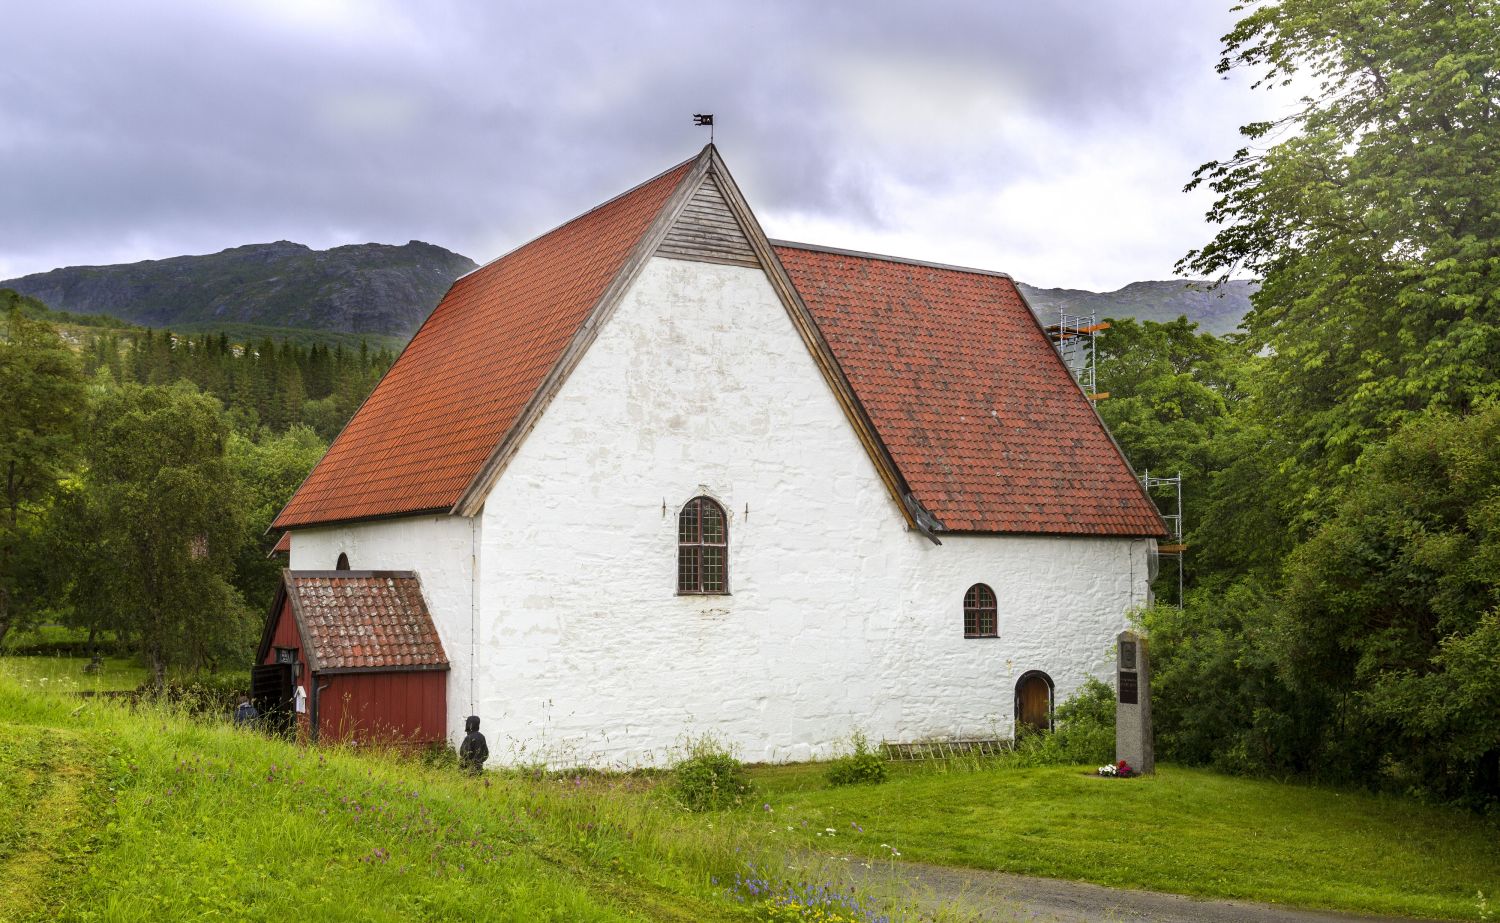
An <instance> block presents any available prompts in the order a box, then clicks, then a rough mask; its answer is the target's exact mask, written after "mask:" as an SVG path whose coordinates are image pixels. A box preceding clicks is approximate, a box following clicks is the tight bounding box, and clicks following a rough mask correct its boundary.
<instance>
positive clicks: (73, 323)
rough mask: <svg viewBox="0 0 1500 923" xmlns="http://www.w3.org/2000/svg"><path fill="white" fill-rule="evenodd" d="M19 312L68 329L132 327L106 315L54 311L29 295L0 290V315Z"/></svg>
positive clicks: (11, 289)
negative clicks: (13, 311)
mask: <svg viewBox="0 0 1500 923" xmlns="http://www.w3.org/2000/svg"><path fill="white" fill-rule="evenodd" d="M12 310H19V311H20V312H21V313H22V314H23V315H24V316H26V317H27V318H29V319H31V320H37V321H46V322H47V323H49V324H53V325H59V326H70V327H109V328H112V329H116V330H128V329H132V327H133V325H131V324H128V323H126V322H125V321H122V320H120V319H119V318H117V317H110V316H108V315H106V314H74V313H72V312H71V311H54V310H52V309H51V308H49V307H47V305H46V304H45V303H43V302H42V301H40V300H38V299H36V298H32V297H31V296H30V295H22V294H21V293H20V292H18V291H16V290H15V289H13V288H0V313H4V314H9V313H10V312H11V311H12Z"/></svg>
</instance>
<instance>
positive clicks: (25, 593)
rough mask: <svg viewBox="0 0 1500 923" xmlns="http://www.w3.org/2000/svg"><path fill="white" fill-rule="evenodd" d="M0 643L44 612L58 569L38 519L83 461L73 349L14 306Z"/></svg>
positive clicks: (1, 366)
mask: <svg viewBox="0 0 1500 923" xmlns="http://www.w3.org/2000/svg"><path fill="white" fill-rule="evenodd" d="M0 396H3V398H0V492H3V493H0V640H4V638H5V635H6V633H7V632H8V631H9V630H10V628H11V626H12V624H13V623H15V622H16V621H19V620H20V619H22V618H24V617H26V616H29V615H31V614H33V613H35V612H36V611H37V610H38V609H39V608H41V606H42V605H43V601H44V599H45V596H46V588H47V585H48V584H49V582H50V580H51V576H52V573H53V571H54V569H53V568H52V567H50V566H49V562H48V561H47V560H46V555H45V554H44V553H43V551H42V548H43V544H42V539H41V536H40V535H39V534H38V524H37V515H38V513H39V512H40V511H42V510H43V509H44V508H45V505H46V504H47V503H48V502H49V501H50V499H51V497H52V495H53V494H54V492H55V491H56V489H57V482H58V479H59V477H61V475H62V473H63V472H64V471H66V470H67V466H68V464H69V462H71V461H72V460H73V458H74V457H75V456H76V445H77V438H78V433H79V424H80V422H81V419H82V415H83V409H84V402H85V399H86V395H85V391H84V385H83V378H82V376H81V374H80V371H79V367H78V362H77V360H76V358H75V357H74V356H73V353H72V351H71V350H69V349H68V348H67V346H66V345H65V344H64V343H63V342H62V340H61V339H60V338H59V337H58V336H57V334H55V333H54V332H53V331H52V328H51V327H49V326H47V325H46V324H44V323H40V322H37V321H31V320H28V319H27V318H26V317H25V316H24V315H23V314H22V313H21V310H20V308H19V306H16V305H12V307H11V308H10V310H9V312H8V313H7V314H6V315H5V327H4V329H3V330H0Z"/></svg>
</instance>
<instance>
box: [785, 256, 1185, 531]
mask: <svg viewBox="0 0 1500 923" xmlns="http://www.w3.org/2000/svg"><path fill="white" fill-rule="evenodd" d="M775 249H776V253H777V255H778V257H779V258H780V259H781V262H782V265H783V266H785V267H786V270H787V273H788V274H789V275H790V276H791V279H792V282H793V284H794V285H795V286H796V288H797V291H798V292H799V293H800V294H801V296H802V299H803V301H804V302H805V303H806V304H807V307H808V309H809V310H810V311H811V312H812V314H813V317H814V319H815V320H816V321H817V324H818V327H819V328H820V329H821V331H822V333H823V336H824V338H825V339H826V340H827V341H828V344H829V346H830V347H831V348H832V349H833V353H834V355H835V356H836V357H837V359H838V361H839V365H840V366H841V367H842V368H843V370H844V374H845V375H846V376H847V377H848V379H849V383H850V385H851V386H853V388H854V391H855V393H856V394H857V395H858V397H859V399H860V402H861V403H862V404H863V405H864V407H865V410H866V412H867V413H868V414H869V416H870V419H871V421H872V422H873V423H874V425H875V429H876V432H877V433H878V434H879V436H880V438H881V440H882V441H883V442H884V443H885V445H886V448H887V449H888V450H889V452H890V453H891V456H892V458H893V459H894V460H895V462H896V466H897V468H899V469H900V471H901V474H902V476H903V477H904V478H905V479H906V481H907V484H908V485H909V486H910V487H911V489H912V493H913V494H914V495H915V496H916V498H917V500H918V501H919V502H921V504H922V505H923V506H924V507H926V508H927V509H928V510H929V511H931V512H932V513H933V515H935V516H936V517H937V518H938V519H939V520H940V521H942V523H943V525H944V526H945V527H946V528H947V529H949V530H953V531H978V532H1036V533H1080V534H1091V535H1140V536H1162V535H1165V534H1166V530H1165V527H1164V525H1163V523H1162V521H1161V517H1160V516H1159V515H1158V513H1157V511H1156V507H1155V505H1154V504H1152V502H1151V501H1150V500H1149V499H1148V498H1147V497H1146V495H1145V492H1144V491H1143V490H1142V489H1141V486H1140V483H1139V482H1138V481H1137V480H1136V479H1135V476H1134V475H1133V474H1132V473H1131V471H1130V467H1129V465H1128V464H1126V462H1125V459H1124V457H1123V456H1122V455H1121V454H1120V451H1119V449H1118V448H1117V447H1116V446H1115V444H1114V440H1113V439H1111V437H1110V435H1109V433H1108V431H1107V430H1106V429H1105V428H1104V425H1103V424H1102V423H1101V422H1100V420H1099V418H1098V416H1097V414H1095V413H1094V410H1093V407H1092V406H1091V405H1090V404H1089V401H1088V398H1086V397H1085V396H1084V394H1083V392H1082V391H1081V390H1080V389H1079V387H1078V385H1077V384H1076V383H1075V382H1074V380H1073V377H1072V375H1071V374H1070V373H1069V372H1068V370H1067V368H1066V367H1065V366H1064V365H1063V363H1062V361H1061V359H1059V358H1058V356H1057V353H1056V352H1055V350H1054V349H1053V347H1052V343H1051V342H1050V341H1049V340H1048V338H1047V335H1046V333H1045V332H1044V331H1043V330H1042V328H1041V326H1040V325H1039V324H1038V323H1037V321H1036V319H1035V318H1034V317H1033V316H1032V314H1031V311H1030V309H1029V308H1027V306H1026V304H1025V302H1024V301H1023V300H1022V298H1021V295H1020V293H1019V292H1018V291H1017V290H1016V287H1015V284H1014V283H1013V282H1012V281H1011V280H1010V279H1009V278H1008V277H1006V276H1003V275H1000V274H997V273H987V272H978V271H964V270H961V269H955V268H943V267H938V266H931V265H921V264H916V263H909V262H904V261H899V260H894V259H881V258H878V257H874V256H869V255H861V254H851V253H843V252H830V251H826V250H820V249H807V248H803V247H799V246H796V245H788V244H781V243H778V245H777V246H776V248H775Z"/></svg>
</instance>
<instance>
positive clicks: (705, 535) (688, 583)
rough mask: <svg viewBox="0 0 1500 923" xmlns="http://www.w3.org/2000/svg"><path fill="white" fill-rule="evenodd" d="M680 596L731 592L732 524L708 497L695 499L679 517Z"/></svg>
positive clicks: (721, 509)
mask: <svg viewBox="0 0 1500 923" xmlns="http://www.w3.org/2000/svg"><path fill="white" fill-rule="evenodd" d="M677 592H678V593H688V594H694V595H723V594H726V593H728V592H729V521H728V520H727V519H726V518H725V516H724V508H723V507H722V506H719V504H717V503H715V502H714V501H713V500H710V499H709V498H708V497H694V498H693V499H691V500H689V501H688V502H687V505H686V506H684V507H683V508H682V512H681V513H680V514H678V516H677Z"/></svg>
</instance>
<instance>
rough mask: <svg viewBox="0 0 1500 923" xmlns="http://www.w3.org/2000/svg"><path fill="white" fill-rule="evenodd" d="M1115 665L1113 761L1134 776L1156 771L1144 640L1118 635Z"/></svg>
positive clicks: (1130, 633)
mask: <svg viewBox="0 0 1500 923" xmlns="http://www.w3.org/2000/svg"><path fill="white" fill-rule="evenodd" d="M1116 653H1117V654H1118V656H1117V657H1116V665H1115V759H1116V760H1124V761H1125V762H1127V763H1129V764H1130V767H1131V768H1132V769H1134V770H1136V771H1137V772H1141V773H1152V772H1155V771H1156V751H1155V748H1154V747H1153V746H1152V745H1151V657H1150V655H1149V653H1148V652H1147V650H1146V639H1145V638H1143V637H1141V636H1140V635H1138V634H1136V633H1135V632H1133V631H1122V632H1120V637H1119V643H1118V645H1117V647H1116Z"/></svg>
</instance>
